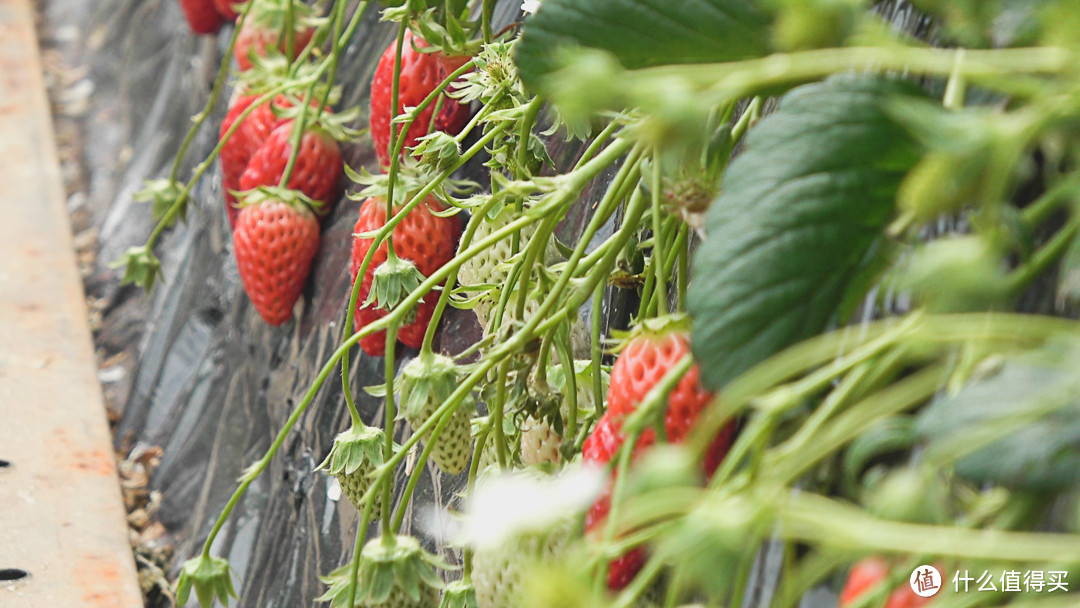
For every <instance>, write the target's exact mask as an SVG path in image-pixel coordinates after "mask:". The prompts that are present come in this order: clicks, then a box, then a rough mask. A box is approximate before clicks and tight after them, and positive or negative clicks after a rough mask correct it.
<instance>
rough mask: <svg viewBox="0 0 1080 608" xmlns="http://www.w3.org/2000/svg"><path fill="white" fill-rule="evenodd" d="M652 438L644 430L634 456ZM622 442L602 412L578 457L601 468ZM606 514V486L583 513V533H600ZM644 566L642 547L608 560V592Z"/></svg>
mask: <svg viewBox="0 0 1080 608" xmlns="http://www.w3.org/2000/svg"><path fill="white" fill-rule="evenodd" d="M655 435H656V434H655V432H653V430H652V429H647V430H646V431H645V432H643V433H642V434H641V437H640V438H639V439H638V444H637V446H636V447H635V449H634V457H636V456H637V455H638V454H640V453H642V452H644V451H645V450H646V449H648V448H649V446H651V445H652V444H653V443H655V440H656V439H655ZM625 440H626V437H625V436H624V435H623V433H622V430H621V429H620V428H619V425H618V424H617V423H616V422H615V421H614V418H612V417H611V412H610V411H608V412H605V413H604V415H603V416H601V417H600V420H598V421H597V422H596V427H595V428H593V430H592V432H591V433H589V436H588V437H587V438H586V439H585V445H584V446H583V447H582V452H581V453H582V458H583V460H584V461H585V462H586V463H592V464H596V465H598V466H604V465H606V464H607V463H608V462H609V461H611V459H612V458H614V457H615V454H617V453H618V451H619V448H620V447H621V446H622V444H623V441H625ZM610 511H611V488H610V487H609V488H608V489H606V490H605V491H604V493H603V494H602V495H601V496H600V498H598V499H596V502H594V503H593V505H592V507H590V508H589V511H588V512H587V513H586V514H585V531H586V532H591V533H594V534H600V533H601V532H602V531H603V527H602V525H601V524H603V522H604V520H605V519H606V518H607V516H608V513H609V512H610ZM644 565H645V549H644V548H643V547H636V548H634V549H631V550H630V551H627V552H626V553H624V554H623V555H622V556H620V557H618V558H616V559H614V560H612V561H611V563H609V564H608V576H607V585H608V589H611V590H613V591H619V590H621V589H623V588H624V587H626V586H627V585H628V584H630V581H631V580H633V579H634V576H635V575H636V574H637V573H638V571H639V570H641V567H642V566H644Z"/></svg>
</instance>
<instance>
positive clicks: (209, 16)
mask: <svg viewBox="0 0 1080 608" xmlns="http://www.w3.org/2000/svg"><path fill="white" fill-rule="evenodd" d="M180 9H181V10H183V11H184V17H185V18H186V19H187V22H188V27H190V28H191V31H193V32H195V33H196V34H213V33H214V32H216V31H218V30H219V29H221V24H222V22H223V19H222V18H221V15H219V14H218V12H217V9H216V8H214V1H213V0H180Z"/></svg>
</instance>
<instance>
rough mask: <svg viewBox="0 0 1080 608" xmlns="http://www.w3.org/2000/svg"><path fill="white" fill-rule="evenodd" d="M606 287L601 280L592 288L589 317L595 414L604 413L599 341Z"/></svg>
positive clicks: (601, 361) (601, 347)
mask: <svg viewBox="0 0 1080 608" xmlns="http://www.w3.org/2000/svg"><path fill="white" fill-rule="evenodd" d="M606 289H607V283H606V282H601V283H598V284H597V285H596V288H595V289H593V298H592V317H591V318H590V319H589V320H590V321H591V322H592V323H591V325H592V328H591V329H592V331H591V336H590V337H591V338H592V341H591V344H590V347H589V350H590V354H591V355H592V389H593V404H594V407H595V408H596V413H597V415H600V414H603V413H604V377H603V371H602V367H601V365H602V363H603V356H604V351H603V345H602V344H601V343H600V337H601V331H602V329H603V328H602V327H601V324H602V323H603V321H604V291H605V290H606Z"/></svg>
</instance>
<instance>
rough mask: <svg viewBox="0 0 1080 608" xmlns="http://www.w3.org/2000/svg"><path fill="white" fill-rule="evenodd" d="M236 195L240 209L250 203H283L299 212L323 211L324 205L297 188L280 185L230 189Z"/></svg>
mask: <svg viewBox="0 0 1080 608" xmlns="http://www.w3.org/2000/svg"><path fill="white" fill-rule="evenodd" d="M231 192H232V194H233V195H234V196H235V197H236V207H237V208H238V209H242V208H244V207H248V206H252V205H261V204H263V203H284V204H286V205H288V206H290V207H292V208H293V209H296V210H297V211H300V212H301V213H315V214H316V215H322V214H323V213H325V211H324V208H325V205H324V204H323V203H322V202H321V201H317V200H314V199H312V198H311V197H309V196H307V195H306V194H304V193H303V192H300V191H299V190H292V189H290V188H282V187H280V186H259V187H258V188H255V189H254V190H242V191H236V190H234V191H231Z"/></svg>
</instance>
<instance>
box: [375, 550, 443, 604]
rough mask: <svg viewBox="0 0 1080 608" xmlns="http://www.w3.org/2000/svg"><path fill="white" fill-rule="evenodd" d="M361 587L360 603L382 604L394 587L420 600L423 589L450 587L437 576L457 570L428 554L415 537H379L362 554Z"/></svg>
mask: <svg viewBox="0 0 1080 608" xmlns="http://www.w3.org/2000/svg"><path fill="white" fill-rule="evenodd" d="M360 558H361V562H360V588H359V589H358V590H357V594H356V597H357V600H359V601H361V602H367V603H369V604H374V605H378V604H381V603H383V602H385V601H386V600H387V598H389V597H390V593H391V592H392V591H393V590H394V587H400V588H401V590H402V591H404V592H405V594H406V595H408V596H409V597H411V598H412V599H414V600H416V601H419V600H420V597H421V587H422V586H426V587H431V588H432V589H436V590H438V589H442V588H443V587H445V586H446V584H445V583H444V582H443V580H442V579H441V578H440V577H439V575H438V574H437V573H436V569H439V570H453V569H454V567H453V566H451V565H450V564H447V563H446V562H444V561H442V560H441V559H439V557H438V556H436V555H434V554H431V553H428V552H427V551H425V550H424V549H423V548H422V547H421V546H420V542H419V541H417V540H416V539H415V538H413V537H411V536H394V537H391V538H388V539H387V538H384V537H381V536H380V537H378V538H375V539H372V540H370V541H368V543H367V544H366V545H364V549H363V551H362V552H361V554H360Z"/></svg>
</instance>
